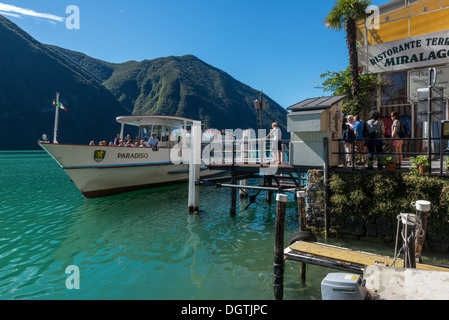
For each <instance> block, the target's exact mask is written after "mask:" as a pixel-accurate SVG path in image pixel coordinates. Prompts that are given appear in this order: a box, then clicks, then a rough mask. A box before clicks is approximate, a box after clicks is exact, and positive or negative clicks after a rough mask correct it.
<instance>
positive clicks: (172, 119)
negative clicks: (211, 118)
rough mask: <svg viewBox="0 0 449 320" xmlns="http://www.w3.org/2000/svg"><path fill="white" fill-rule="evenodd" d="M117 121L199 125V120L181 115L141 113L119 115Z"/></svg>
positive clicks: (136, 124)
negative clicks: (138, 114)
mask: <svg viewBox="0 0 449 320" xmlns="http://www.w3.org/2000/svg"><path fill="white" fill-rule="evenodd" d="M116 120H117V122H119V123H122V124H128V125H133V126H141V125H164V126H171V127H177V128H181V127H182V126H183V125H201V121H196V120H192V119H188V118H183V117H176V116H162V115H151V116H146V115H141V116H120V117H117V118H116Z"/></svg>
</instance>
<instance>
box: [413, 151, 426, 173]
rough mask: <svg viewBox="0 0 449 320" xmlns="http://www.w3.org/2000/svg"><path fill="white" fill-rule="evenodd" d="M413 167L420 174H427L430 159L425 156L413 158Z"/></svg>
mask: <svg viewBox="0 0 449 320" xmlns="http://www.w3.org/2000/svg"><path fill="white" fill-rule="evenodd" d="M410 160H411V161H412V166H413V168H414V169H417V170H418V173H421V174H422V173H427V170H428V169H429V167H430V163H429V159H428V157H427V156H425V155H418V156H416V157H411V158H410Z"/></svg>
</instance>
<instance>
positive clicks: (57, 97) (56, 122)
mask: <svg viewBox="0 0 449 320" xmlns="http://www.w3.org/2000/svg"><path fill="white" fill-rule="evenodd" d="M58 121H59V92H56V111H55V128H54V131H53V143H58V140H57V136H58Z"/></svg>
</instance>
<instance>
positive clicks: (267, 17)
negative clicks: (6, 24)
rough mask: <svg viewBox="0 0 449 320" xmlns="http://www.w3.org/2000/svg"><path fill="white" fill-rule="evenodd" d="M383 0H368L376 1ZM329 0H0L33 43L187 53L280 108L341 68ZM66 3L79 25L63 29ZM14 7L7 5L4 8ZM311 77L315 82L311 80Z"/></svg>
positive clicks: (109, 51)
mask: <svg viewBox="0 0 449 320" xmlns="http://www.w3.org/2000/svg"><path fill="white" fill-rule="evenodd" d="M387 2H389V1H387V0H377V1H376V0H373V4H374V5H382V4H384V3H387ZM334 4H335V0H319V1H304V0H163V1H162V0H157V1H156V0H126V1H125V0H109V1H105V0H95V1H93V0H89V1H85V0H81V1H76V0H71V1H66V0H39V1H36V0H15V1H6V0H0V14H3V15H5V17H7V18H8V19H10V20H12V21H13V22H14V23H16V24H17V25H18V26H19V27H21V28H22V29H24V30H25V31H26V32H28V33H29V34H30V35H31V36H33V37H34V38H36V39H37V40H38V41H40V42H43V43H47V44H52V45H56V46H60V47H63V48H67V49H71V50H75V51H80V52H83V53H85V54H88V55H90V56H92V57H94V58H97V59H101V60H105V61H108V62H125V61H129V60H137V61H141V60H145V59H155V58H158V57H166V56H171V55H173V56H182V55H185V54H193V55H195V56H196V57H198V58H200V59H201V60H203V61H205V62H206V63H208V64H210V65H212V66H214V67H217V68H219V69H222V70H223V71H225V72H227V73H228V74H230V75H231V76H232V77H234V78H236V79H237V80H239V81H241V82H243V83H245V84H247V85H249V86H250V87H252V88H254V89H256V90H263V92H264V93H265V94H267V95H268V96H270V97H271V98H272V99H274V100H275V101H276V102H278V103H279V104H280V105H281V106H282V107H284V108H287V107H289V106H291V105H293V104H295V103H297V102H299V101H302V100H304V99H307V98H311V97H318V96H321V95H323V94H327V93H323V91H322V90H321V89H318V88H315V87H317V86H319V85H320V84H319V81H320V80H321V79H320V74H322V73H325V72H326V71H328V70H332V71H339V70H342V69H344V68H346V67H347V65H348V55H347V47H346V42H345V34H344V32H336V31H331V30H329V29H327V28H326V26H325V25H324V23H323V20H324V19H325V17H326V15H327V13H328V12H329V11H330V10H331V9H332V7H333V5H334ZM69 5H76V6H77V7H78V8H79V13H80V28H79V29H68V28H66V19H67V18H68V17H69V16H70V13H66V8H67V7H68V6H69ZM11 6H14V7H11ZM316 81H318V83H316Z"/></svg>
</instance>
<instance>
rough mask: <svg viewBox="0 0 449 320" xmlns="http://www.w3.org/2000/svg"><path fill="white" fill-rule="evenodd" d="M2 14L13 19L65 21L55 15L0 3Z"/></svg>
mask: <svg viewBox="0 0 449 320" xmlns="http://www.w3.org/2000/svg"><path fill="white" fill-rule="evenodd" d="M0 13H2V14H5V15H10V16H13V17H17V18H19V17H22V16H28V17H34V18H44V19H48V20H51V21H58V22H62V21H64V20H65V19H64V18H63V17H59V16H56V15H54V14H50V13H40V12H36V11H34V10H30V9H24V8H20V7H16V6H13V5H10V4H5V3H2V2H0Z"/></svg>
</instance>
